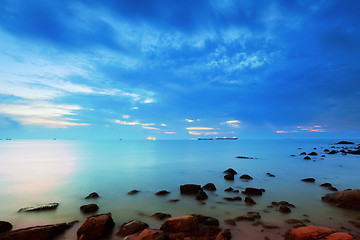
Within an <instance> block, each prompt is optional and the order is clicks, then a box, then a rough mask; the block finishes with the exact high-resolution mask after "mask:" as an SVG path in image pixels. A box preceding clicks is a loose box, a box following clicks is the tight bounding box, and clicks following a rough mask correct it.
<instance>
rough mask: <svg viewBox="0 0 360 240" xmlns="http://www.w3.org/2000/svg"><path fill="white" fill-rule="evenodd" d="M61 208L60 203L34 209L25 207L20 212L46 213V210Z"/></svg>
mask: <svg viewBox="0 0 360 240" xmlns="http://www.w3.org/2000/svg"><path fill="white" fill-rule="evenodd" d="M58 206H59V204H58V203H48V204H43V205H39V206H34V207H25V208H21V209H20V210H19V211H18V212H35V211H46V210H54V209H56V208H57V207H58Z"/></svg>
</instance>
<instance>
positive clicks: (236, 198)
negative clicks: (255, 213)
mask: <svg viewBox="0 0 360 240" xmlns="http://www.w3.org/2000/svg"><path fill="white" fill-rule="evenodd" d="M224 200H226V201H229V202H234V201H241V200H242V198H241V197H224Z"/></svg>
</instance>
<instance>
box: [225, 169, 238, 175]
mask: <svg viewBox="0 0 360 240" xmlns="http://www.w3.org/2000/svg"><path fill="white" fill-rule="evenodd" d="M224 173H228V174H234V175H235V174H237V172H236V171H235V170H234V169H232V168H228V169H227V170H225V171H224Z"/></svg>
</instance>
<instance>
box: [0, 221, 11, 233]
mask: <svg viewBox="0 0 360 240" xmlns="http://www.w3.org/2000/svg"><path fill="white" fill-rule="evenodd" d="M12 227H13V226H12V224H11V223H9V222H6V221H0V233H3V232H7V231H10V230H11V229H12Z"/></svg>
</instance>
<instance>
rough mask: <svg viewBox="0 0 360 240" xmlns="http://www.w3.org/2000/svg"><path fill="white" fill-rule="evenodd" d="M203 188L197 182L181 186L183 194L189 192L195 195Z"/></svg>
mask: <svg viewBox="0 0 360 240" xmlns="http://www.w3.org/2000/svg"><path fill="white" fill-rule="evenodd" d="M200 189H201V186H200V185H197V184H185V185H181V186H180V193H181V194H189V195H192V194H193V195H195V194H197V193H198V192H199V190H200Z"/></svg>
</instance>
